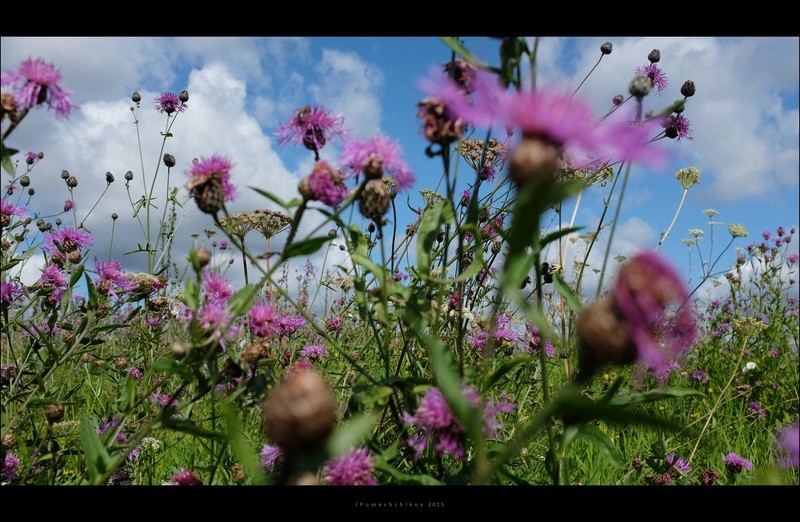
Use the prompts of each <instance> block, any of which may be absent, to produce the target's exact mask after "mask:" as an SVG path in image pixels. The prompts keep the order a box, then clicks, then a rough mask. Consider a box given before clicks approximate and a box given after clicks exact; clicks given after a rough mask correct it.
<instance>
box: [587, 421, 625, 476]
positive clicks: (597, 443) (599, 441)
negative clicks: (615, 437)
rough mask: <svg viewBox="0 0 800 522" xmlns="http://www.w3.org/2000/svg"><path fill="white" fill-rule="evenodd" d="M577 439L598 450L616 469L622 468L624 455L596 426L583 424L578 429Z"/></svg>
mask: <svg viewBox="0 0 800 522" xmlns="http://www.w3.org/2000/svg"><path fill="white" fill-rule="evenodd" d="M577 437H578V438H579V439H582V440H584V441H585V442H587V443H589V444H591V445H592V446H594V447H595V448H597V449H598V450H599V451H600V453H602V454H603V455H605V457H606V458H607V459H608V461H609V462H610V463H611V465H612V466H614V467H615V468H618V467H620V466H622V455H620V453H619V450H618V449H617V447H616V446H614V442H613V441H612V440H611V439H610V438H609V436H608V435H607V434H606V433H605V432H604V431H603V430H601V429H600V428H598V427H597V426H595V425H594V424H591V423H589V424H582V425H581V426H580V427H578V433H577Z"/></svg>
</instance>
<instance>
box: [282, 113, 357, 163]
mask: <svg viewBox="0 0 800 522" xmlns="http://www.w3.org/2000/svg"><path fill="white" fill-rule="evenodd" d="M343 123H344V119H343V118H342V117H341V116H334V115H333V114H331V113H330V112H329V111H328V110H327V109H325V108H324V107H318V106H310V105H304V106H303V107H300V109H298V110H297V112H295V113H294V115H293V116H292V119H291V120H289V123H288V124H281V126H280V127H278V130H277V131H275V135H276V136H278V145H280V146H281V147H283V146H284V145H286V144H287V143H294V144H295V145H300V144H301V143H302V144H303V145H304V146H305V147H306V148H307V149H309V150H313V151H317V152H318V151H320V150H322V147H324V146H325V143H327V142H328V140H330V139H331V138H335V137H339V138H343V137H345V136H346V135H347V131H346V130H345V129H344V125H343Z"/></svg>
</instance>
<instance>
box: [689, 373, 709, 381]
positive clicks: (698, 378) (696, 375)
mask: <svg viewBox="0 0 800 522" xmlns="http://www.w3.org/2000/svg"><path fill="white" fill-rule="evenodd" d="M692 379H694V380H695V381H697V382H698V383H700V384H705V383H707V382H708V374H707V373H706V372H704V371H703V370H695V371H693V372H692Z"/></svg>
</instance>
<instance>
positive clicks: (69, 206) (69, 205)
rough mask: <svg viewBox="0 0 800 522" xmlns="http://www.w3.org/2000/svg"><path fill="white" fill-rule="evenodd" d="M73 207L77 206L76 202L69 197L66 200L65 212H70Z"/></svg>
mask: <svg viewBox="0 0 800 522" xmlns="http://www.w3.org/2000/svg"><path fill="white" fill-rule="evenodd" d="M73 208H75V202H74V201H72V200H71V199H67V200H65V201H64V212H69V211H70V210H72V209H73Z"/></svg>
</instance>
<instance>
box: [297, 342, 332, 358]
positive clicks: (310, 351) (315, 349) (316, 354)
mask: <svg viewBox="0 0 800 522" xmlns="http://www.w3.org/2000/svg"><path fill="white" fill-rule="evenodd" d="M326 355H328V350H326V349H325V347H324V346H323V345H321V344H309V345H306V346H303V348H302V349H301V350H300V356H301V357H305V358H306V359H311V360H312V361H318V360H320V359H322V358H323V357H325V356H326Z"/></svg>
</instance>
